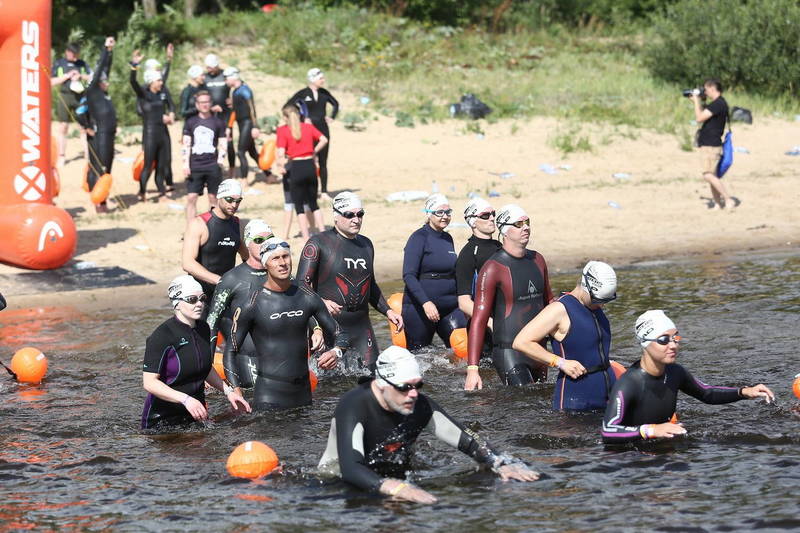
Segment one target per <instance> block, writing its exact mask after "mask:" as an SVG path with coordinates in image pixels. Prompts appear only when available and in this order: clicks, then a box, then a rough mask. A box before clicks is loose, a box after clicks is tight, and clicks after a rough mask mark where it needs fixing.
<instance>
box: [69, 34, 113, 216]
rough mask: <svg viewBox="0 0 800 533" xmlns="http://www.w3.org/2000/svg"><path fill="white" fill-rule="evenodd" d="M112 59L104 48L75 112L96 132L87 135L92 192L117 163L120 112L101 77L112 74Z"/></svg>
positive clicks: (87, 178)
mask: <svg viewBox="0 0 800 533" xmlns="http://www.w3.org/2000/svg"><path fill="white" fill-rule="evenodd" d="M112 57H113V56H112V53H111V52H109V50H108V49H107V48H105V47H104V48H103V50H102V51H101V52H100V61H99V63H98V64H97V69H96V70H95V73H94V76H93V77H92V81H91V83H89V86H88V87H87V88H86V91H85V93H84V96H83V98H82V99H81V104H80V105H79V106H78V108H77V109H76V111H75V113H76V117H77V119H78V122H79V123H80V125H81V126H83V127H84V128H91V129H92V130H94V136H90V135H87V136H86V141H87V143H88V144H89V172H88V174H87V176H86V181H87V182H88V184H89V190H90V191H91V190H92V189H94V186H95V183H97V179H98V178H99V177H100V176H102V175H103V174H110V173H111V166H112V165H113V163H114V137H115V136H116V133H117V112H116V110H115V109H114V103H113V102H112V101H111V97H110V96H109V95H108V93H107V92H105V91H104V90H103V89H101V88H100V78H101V77H102V76H103V74H105V75H106V76H108V75H109V73H110V72H111V60H112ZM104 203H105V202H104Z"/></svg>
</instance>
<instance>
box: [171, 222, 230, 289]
mask: <svg viewBox="0 0 800 533" xmlns="http://www.w3.org/2000/svg"><path fill="white" fill-rule="evenodd" d="M205 239H208V228H207V227H206V225H205V224H203V221H202V220H200V219H198V218H195V219H194V220H192V221H191V222H189V226H188V227H187V228H186V233H185V234H184V236H183V253H182V255H181V259H182V260H181V267H182V268H183V270H184V271H185V272H186V273H187V274H189V275H191V276H193V277H194V278H195V279H198V280H200V281H205V282H206V283H213V284H214V285H216V284H217V283H219V280H220V279H221V278H222V276H220V275H219V274H214V273H213V272H211V271H209V270H208V269H206V267H204V266H203V265H201V264H200V263H199V262H198V261H197V257H198V255H200V246H201V245H202V244H203V242H204V240H205Z"/></svg>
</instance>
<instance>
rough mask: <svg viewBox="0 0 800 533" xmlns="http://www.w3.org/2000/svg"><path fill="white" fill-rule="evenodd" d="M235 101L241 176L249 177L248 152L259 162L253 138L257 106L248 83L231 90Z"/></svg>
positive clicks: (237, 148) (237, 146) (237, 150)
mask: <svg viewBox="0 0 800 533" xmlns="http://www.w3.org/2000/svg"><path fill="white" fill-rule="evenodd" d="M231 100H232V101H233V112H234V113H236V124H238V126H239V142H238V143H237V145H236V153H237V154H238V156H239V176H241V177H242V178H246V177H247V173H248V171H249V167H248V164H247V154H250V157H252V158H253V159H255V161H256V163H258V150H256V143H255V141H254V140H253V128H254V127H256V106H255V102H254V99H253V91H251V90H250V87H248V86H247V84H246V83H242V84H241V85H240V86H239V87H237V88H235V89H234V90H233V91H232V92H231Z"/></svg>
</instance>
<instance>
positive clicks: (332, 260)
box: [297, 228, 389, 370]
mask: <svg viewBox="0 0 800 533" xmlns="http://www.w3.org/2000/svg"><path fill="white" fill-rule="evenodd" d="M374 257H375V250H374V248H373V247H372V241H370V240H369V239H368V238H366V237H364V236H363V235H356V237H355V238H354V239H348V238H346V237H343V236H342V235H341V234H340V233H339V232H338V231H336V229H335V228H334V229H330V230H327V231H323V232H322V233H318V234H316V235H312V236H311V238H310V239H308V242H307V243H306V245H305V247H304V248H303V253H302V254H301V255H300V264H299V265H298V266H297V280H298V282H300V283H303V284H305V285H306V286H307V287H308V288H310V289H311V290H314V291H316V292H317V294H319V295H320V296H321V297H322V298H323V299H325V300H332V301H333V302H336V303H337V304H339V305H341V306H342V311H341V313H340V314H339V315H337V316H336V321H337V322H338V323H339V326H341V328H342V329H343V330H344V331H345V332H346V333H347V337H348V339H350V349H349V350H348V351H347V355H346V356H345V367H346V368H347V369H349V370H356V369H361V368H366V367H368V368H369V369H370V370H374V365H375V359H376V358H377V356H378V352H379V351H380V350H379V349H378V344H377V342H376V341H375V333H374V332H373V331H372V324H371V323H370V320H369V305H370V304H371V305H372V307H374V308H375V309H377V310H378V312H379V313H381V314H384V315H385V314H386V312H387V311H388V310H389V305H388V304H387V303H386V299H385V298H384V297H383V294H382V293H381V289H380V287H379V286H378V284H377V283H376V282H375V274H374V272H373V268H372V264H373V258H374Z"/></svg>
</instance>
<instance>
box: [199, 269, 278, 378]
mask: <svg viewBox="0 0 800 533" xmlns="http://www.w3.org/2000/svg"><path fill="white" fill-rule="evenodd" d="M266 274H267V271H266V270H264V269H263V268H253V267H251V266H250V265H248V264H247V263H242V264H240V265H238V266H236V267H234V268H232V269H231V270H229V271H227V272H226V273H225V274H223V275H222V279H221V280H220V281H219V283H218V284H217V286H216V288H215V289H214V297H213V298H212V299H211V303H210V305H209V306H208V318H206V322H208V326H209V327H210V328H211V347H212V349H216V347H217V342H218V338H217V332H219V331H222V332H227V331H230V330H231V319H232V317H233V310H234V309H236V308H237V307H244V306H246V305H247V304H248V302H249V301H250V297H251V296H252V295H253V293H255V292H257V291H258V290H259V289H261V287H262V286H263V285H264V282H265V281H266V279H267V278H266ZM232 349H233V344H232V343H231V342H230V341H228V340H227V339H226V341H225V348H224V351H223V353H227V352H228V351H230V350H232ZM257 356H258V355H257V353H256V347H255V345H254V344H253V339H252V338H251V337H250V335H248V336H247V337H246V338H245V340H244V342H243V343H242V345H241V347H240V349H239V353H238V355H237V358H236V362H237V364H238V370H237V373H238V375H239V385H240V386H241V387H245V388H248V389H249V388H250V387H252V386H253V384H254V383H255V381H256V377H255V376H256V362H255V359H256V358H257Z"/></svg>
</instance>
